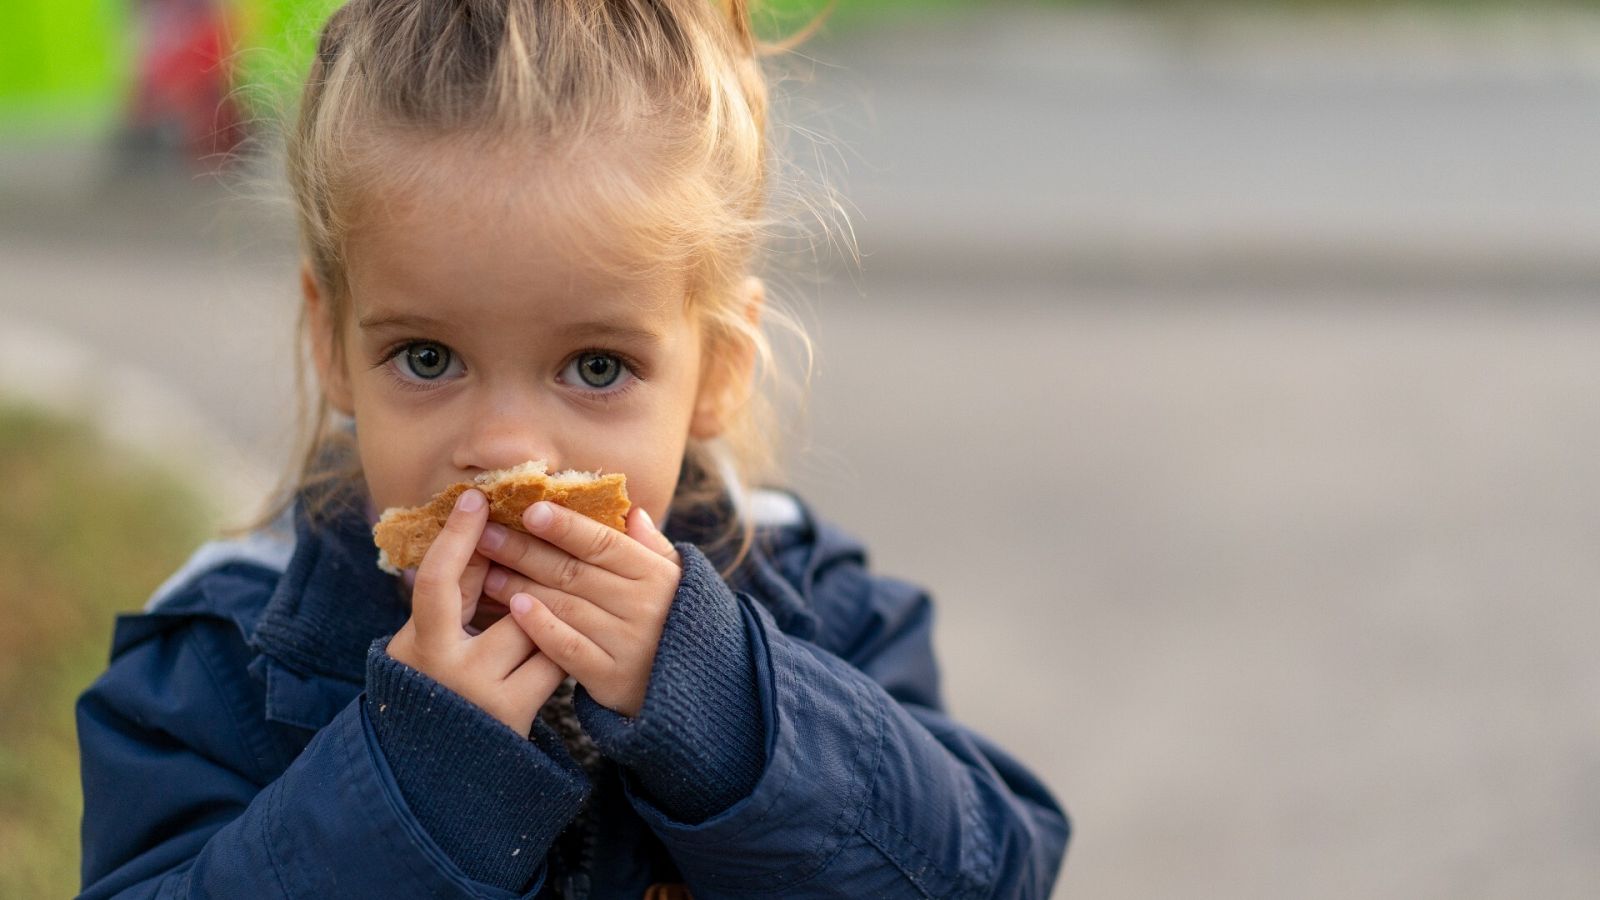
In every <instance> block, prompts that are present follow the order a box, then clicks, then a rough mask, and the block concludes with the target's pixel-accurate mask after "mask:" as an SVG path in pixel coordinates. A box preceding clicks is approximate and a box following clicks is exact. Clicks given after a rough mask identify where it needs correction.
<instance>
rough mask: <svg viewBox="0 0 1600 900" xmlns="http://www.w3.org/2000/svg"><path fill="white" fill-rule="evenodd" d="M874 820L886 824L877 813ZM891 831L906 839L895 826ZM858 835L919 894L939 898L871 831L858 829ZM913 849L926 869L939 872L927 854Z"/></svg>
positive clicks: (890, 828) (891, 827) (873, 815)
mask: <svg viewBox="0 0 1600 900" xmlns="http://www.w3.org/2000/svg"><path fill="white" fill-rule="evenodd" d="M872 818H873V819H874V820H876V821H878V822H884V820H883V818H882V817H881V816H879V815H877V814H876V813H874V814H872ZM884 824H886V825H887V824H888V823H887V822H884ZM889 830H890V831H893V832H894V833H895V834H897V835H900V837H901V838H902V839H904V837H905V835H901V834H900V832H899V831H898V830H897V829H895V828H894V827H893V826H890V827H889ZM856 834H858V835H860V837H861V839H862V840H863V841H865V842H866V843H867V844H868V845H870V846H871V847H872V848H873V849H875V850H877V851H878V854H879V855H880V856H882V857H883V858H884V859H885V860H887V861H888V862H889V864H890V865H892V866H894V867H895V868H896V869H899V870H900V874H901V875H903V876H905V879H906V881H908V882H910V883H911V886H912V887H914V888H916V889H917V893H919V894H921V895H922V896H924V897H927V898H930V900H933V898H936V897H937V896H938V895H937V894H934V893H933V892H932V891H930V890H928V888H927V886H926V885H924V884H923V879H921V878H918V877H917V876H916V875H913V874H911V871H910V870H909V869H907V868H906V866H905V864H904V863H902V862H901V861H900V858H899V857H898V856H897V855H895V854H894V853H892V852H890V850H889V848H888V847H886V846H884V845H885V843H886V842H884V841H880V840H879V839H878V838H876V837H874V836H873V834H872V832H871V831H868V830H867V829H865V828H860V829H857V830H856ZM912 849H913V850H916V852H917V854H918V855H919V856H921V858H922V862H923V863H924V864H925V866H926V868H928V869H932V870H934V871H936V872H937V871H939V870H938V868H937V867H935V866H934V865H933V861H932V860H931V859H929V858H928V856H927V854H925V853H923V852H922V851H921V850H919V849H917V848H916V847H915V846H913V847H912ZM941 874H942V873H941Z"/></svg>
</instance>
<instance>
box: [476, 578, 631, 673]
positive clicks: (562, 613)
mask: <svg viewBox="0 0 1600 900" xmlns="http://www.w3.org/2000/svg"><path fill="white" fill-rule="evenodd" d="M502 571H504V570H502ZM500 590H502V591H504V592H505V598H506V599H505V601H504V602H505V603H506V604H507V606H508V608H509V605H510V603H511V598H512V597H515V596H516V595H517V594H532V595H533V596H534V597H535V598H536V599H537V600H538V601H539V602H540V603H543V604H544V605H545V606H547V607H549V609H550V611H551V612H553V613H555V614H556V618H558V619H560V620H561V621H563V622H565V623H567V624H568V625H571V626H572V627H573V628H576V629H577V630H578V631H579V632H581V633H582V634H583V635H584V637H587V638H588V639H589V640H591V641H594V642H595V643H596V644H599V645H600V647H601V649H603V650H605V651H606V653H608V654H611V653H612V650H613V647H614V645H615V643H616V641H617V639H618V638H619V637H620V636H622V634H623V632H624V631H625V630H626V629H627V627H628V626H627V623H625V622H624V621H623V620H622V618H621V617H620V616H618V615H616V614H615V613H613V612H611V611H610V610H608V609H606V608H605V607H604V606H602V605H601V604H599V603H595V602H592V601H590V600H587V599H585V598H583V597H578V596H575V595H573V594H568V593H566V592H565V591H558V590H556V589H555V588H552V587H548V586H546V585H542V584H535V583H534V582H532V581H529V580H528V579H526V578H524V577H522V576H521V575H517V574H515V573H507V575H506V578H505V584H504V585H503V586H502V587H501V588H500ZM613 655H615V654H613Z"/></svg>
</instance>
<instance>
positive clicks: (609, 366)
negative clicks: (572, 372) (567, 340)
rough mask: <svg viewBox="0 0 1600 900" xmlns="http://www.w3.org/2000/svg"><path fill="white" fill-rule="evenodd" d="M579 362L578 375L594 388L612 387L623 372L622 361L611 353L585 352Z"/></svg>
mask: <svg viewBox="0 0 1600 900" xmlns="http://www.w3.org/2000/svg"><path fill="white" fill-rule="evenodd" d="M577 362H578V377H579V378H582V379H583V383H584V384H586V385H588V386H589V387H592V388H603V387H610V386H611V385H612V384H614V383H615V382H616V380H617V378H618V377H619V376H621V374H622V361H621V360H619V359H617V358H616V357H615V356H612V355H611V354H609V353H584V354H582V355H580V356H579V357H578V360H577Z"/></svg>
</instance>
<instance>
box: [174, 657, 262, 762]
mask: <svg viewBox="0 0 1600 900" xmlns="http://www.w3.org/2000/svg"><path fill="white" fill-rule="evenodd" d="M183 639H184V640H185V641H186V642H188V643H190V644H191V645H192V646H193V648H194V652H195V657H196V658H197V659H199V660H200V668H202V669H204V670H205V672H206V678H207V679H209V680H210V682H211V688H212V690H214V691H215V692H216V694H217V696H218V697H220V698H221V699H222V701H223V703H224V705H225V706H226V709H227V716H226V718H227V720H228V725H229V726H230V727H232V728H233V734H234V737H235V738H237V739H238V741H239V746H240V747H241V748H243V749H244V750H245V752H246V753H249V754H250V755H251V756H252V757H254V759H253V760H252V765H254V766H259V764H260V762H261V760H262V759H263V758H264V757H266V756H267V755H268V752H269V751H270V749H271V748H270V747H265V746H263V747H255V746H253V744H252V742H251V740H250V738H249V737H248V736H247V735H246V734H245V729H244V728H243V727H242V725H241V723H240V721H239V718H238V717H237V716H235V715H234V708H235V706H236V704H234V703H233V702H232V698H230V697H229V696H228V692H227V690H225V689H224V688H223V686H222V676H221V675H219V674H218V673H217V669H216V664H215V663H214V662H213V660H211V658H210V656H209V653H208V649H207V648H206V647H205V646H203V642H202V641H201V640H200V636H199V635H198V634H196V633H195V632H194V631H192V630H186V631H185V632H184V635H183ZM258 775H259V773H258Z"/></svg>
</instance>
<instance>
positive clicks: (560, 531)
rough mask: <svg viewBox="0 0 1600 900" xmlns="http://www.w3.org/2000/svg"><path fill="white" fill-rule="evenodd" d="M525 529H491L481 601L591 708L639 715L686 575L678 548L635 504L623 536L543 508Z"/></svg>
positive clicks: (484, 550) (525, 519)
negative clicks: (577, 687) (567, 678)
mask: <svg viewBox="0 0 1600 900" xmlns="http://www.w3.org/2000/svg"><path fill="white" fill-rule="evenodd" d="M522 524H523V527H525V528H527V529H528V531H529V532H530V534H531V535H532V536H531V537H530V536H529V535H526V534H522V533H520V532H517V531H514V530H512V529H510V528H503V527H501V526H499V525H490V526H489V527H488V528H486V529H485V530H484V532H483V537H482V539H480V540H479V541H478V552H479V553H481V554H483V555H484V556H487V557H488V558H489V559H491V560H493V561H495V562H496V563H499V564H500V565H498V566H495V567H494V568H493V569H492V570H491V571H490V572H489V573H488V575H487V577H486V579H485V582H484V593H485V595H487V596H489V597H492V598H494V599H496V600H499V601H500V602H502V603H504V604H506V606H508V607H509V608H510V609H511V615H510V616H509V617H508V618H509V619H512V620H514V621H515V622H516V623H517V624H519V625H520V626H521V627H522V629H523V630H524V631H525V632H526V633H527V635H528V636H529V637H531V638H532V639H533V641H534V643H535V644H537V645H538V646H539V648H540V650H542V651H543V653H544V654H546V655H548V656H550V657H551V658H553V659H554V660H555V662H556V663H557V664H558V665H560V666H561V668H563V669H565V670H566V671H568V672H570V673H572V677H573V678H576V679H577V680H578V683H579V684H582V685H583V686H584V687H585V688H587V689H588V691H589V695H590V696H591V697H593V698H594V699H595V702H597V703H599V704H600V705H602V706H605V707H607V708H609V709H611V710H614V711H615V712H618V713H621V714H622V715H624V716H627V717H629V718H633V717H636V716H638V715H639V709H640V707H642V706H643V705H644V693H645V688H646V687H647V686H648V685H649V683H650V666H651V664H653V663H654V662H655V658H656V647H657V646H658V645H659V644H660V643H661V632H662V631H663V629H664V628H665V627H666V624H667V611H668V610H670V609H671V608H672V598H673V596H674V595H675V594H676V593H677V591H678V579H679V578H680V577H681V576H682V569H681V568H680V567H679V563H680V559H679V557H678V551H677V550H675V549H674V548H673V546H672V542H671V541H668V540H667V538H666V536H665V535H663V534H662V533H661V532H660V531H658V530H657V529H656V526H655V523H654V522H652V521H650V515H649V514H648V513H646V512H645V511H644V509H643V508H641V507H635V508H634V509H633V510H632V511H631V512H630V513H629V514H628V520H627V524H628V533H627V534H623V533H621V532H619V531H616V530H614V529H611V528H608V527H606V526H604V525H601V524H600V523H599V522H596V521H594V520H593V519H590V518H587V517H585V516H583V515H580V514H578V513H575V512H573V511H571V510H569V509H566V508H564V507H560V506H557V505H555V504H554V503H549V502H539V503H535V504H534V505H532V506H530V507H528V509H527V511H526V512H524V513H523V515H522ZM504 621H505V620H502V622H504Z"/></svg>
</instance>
